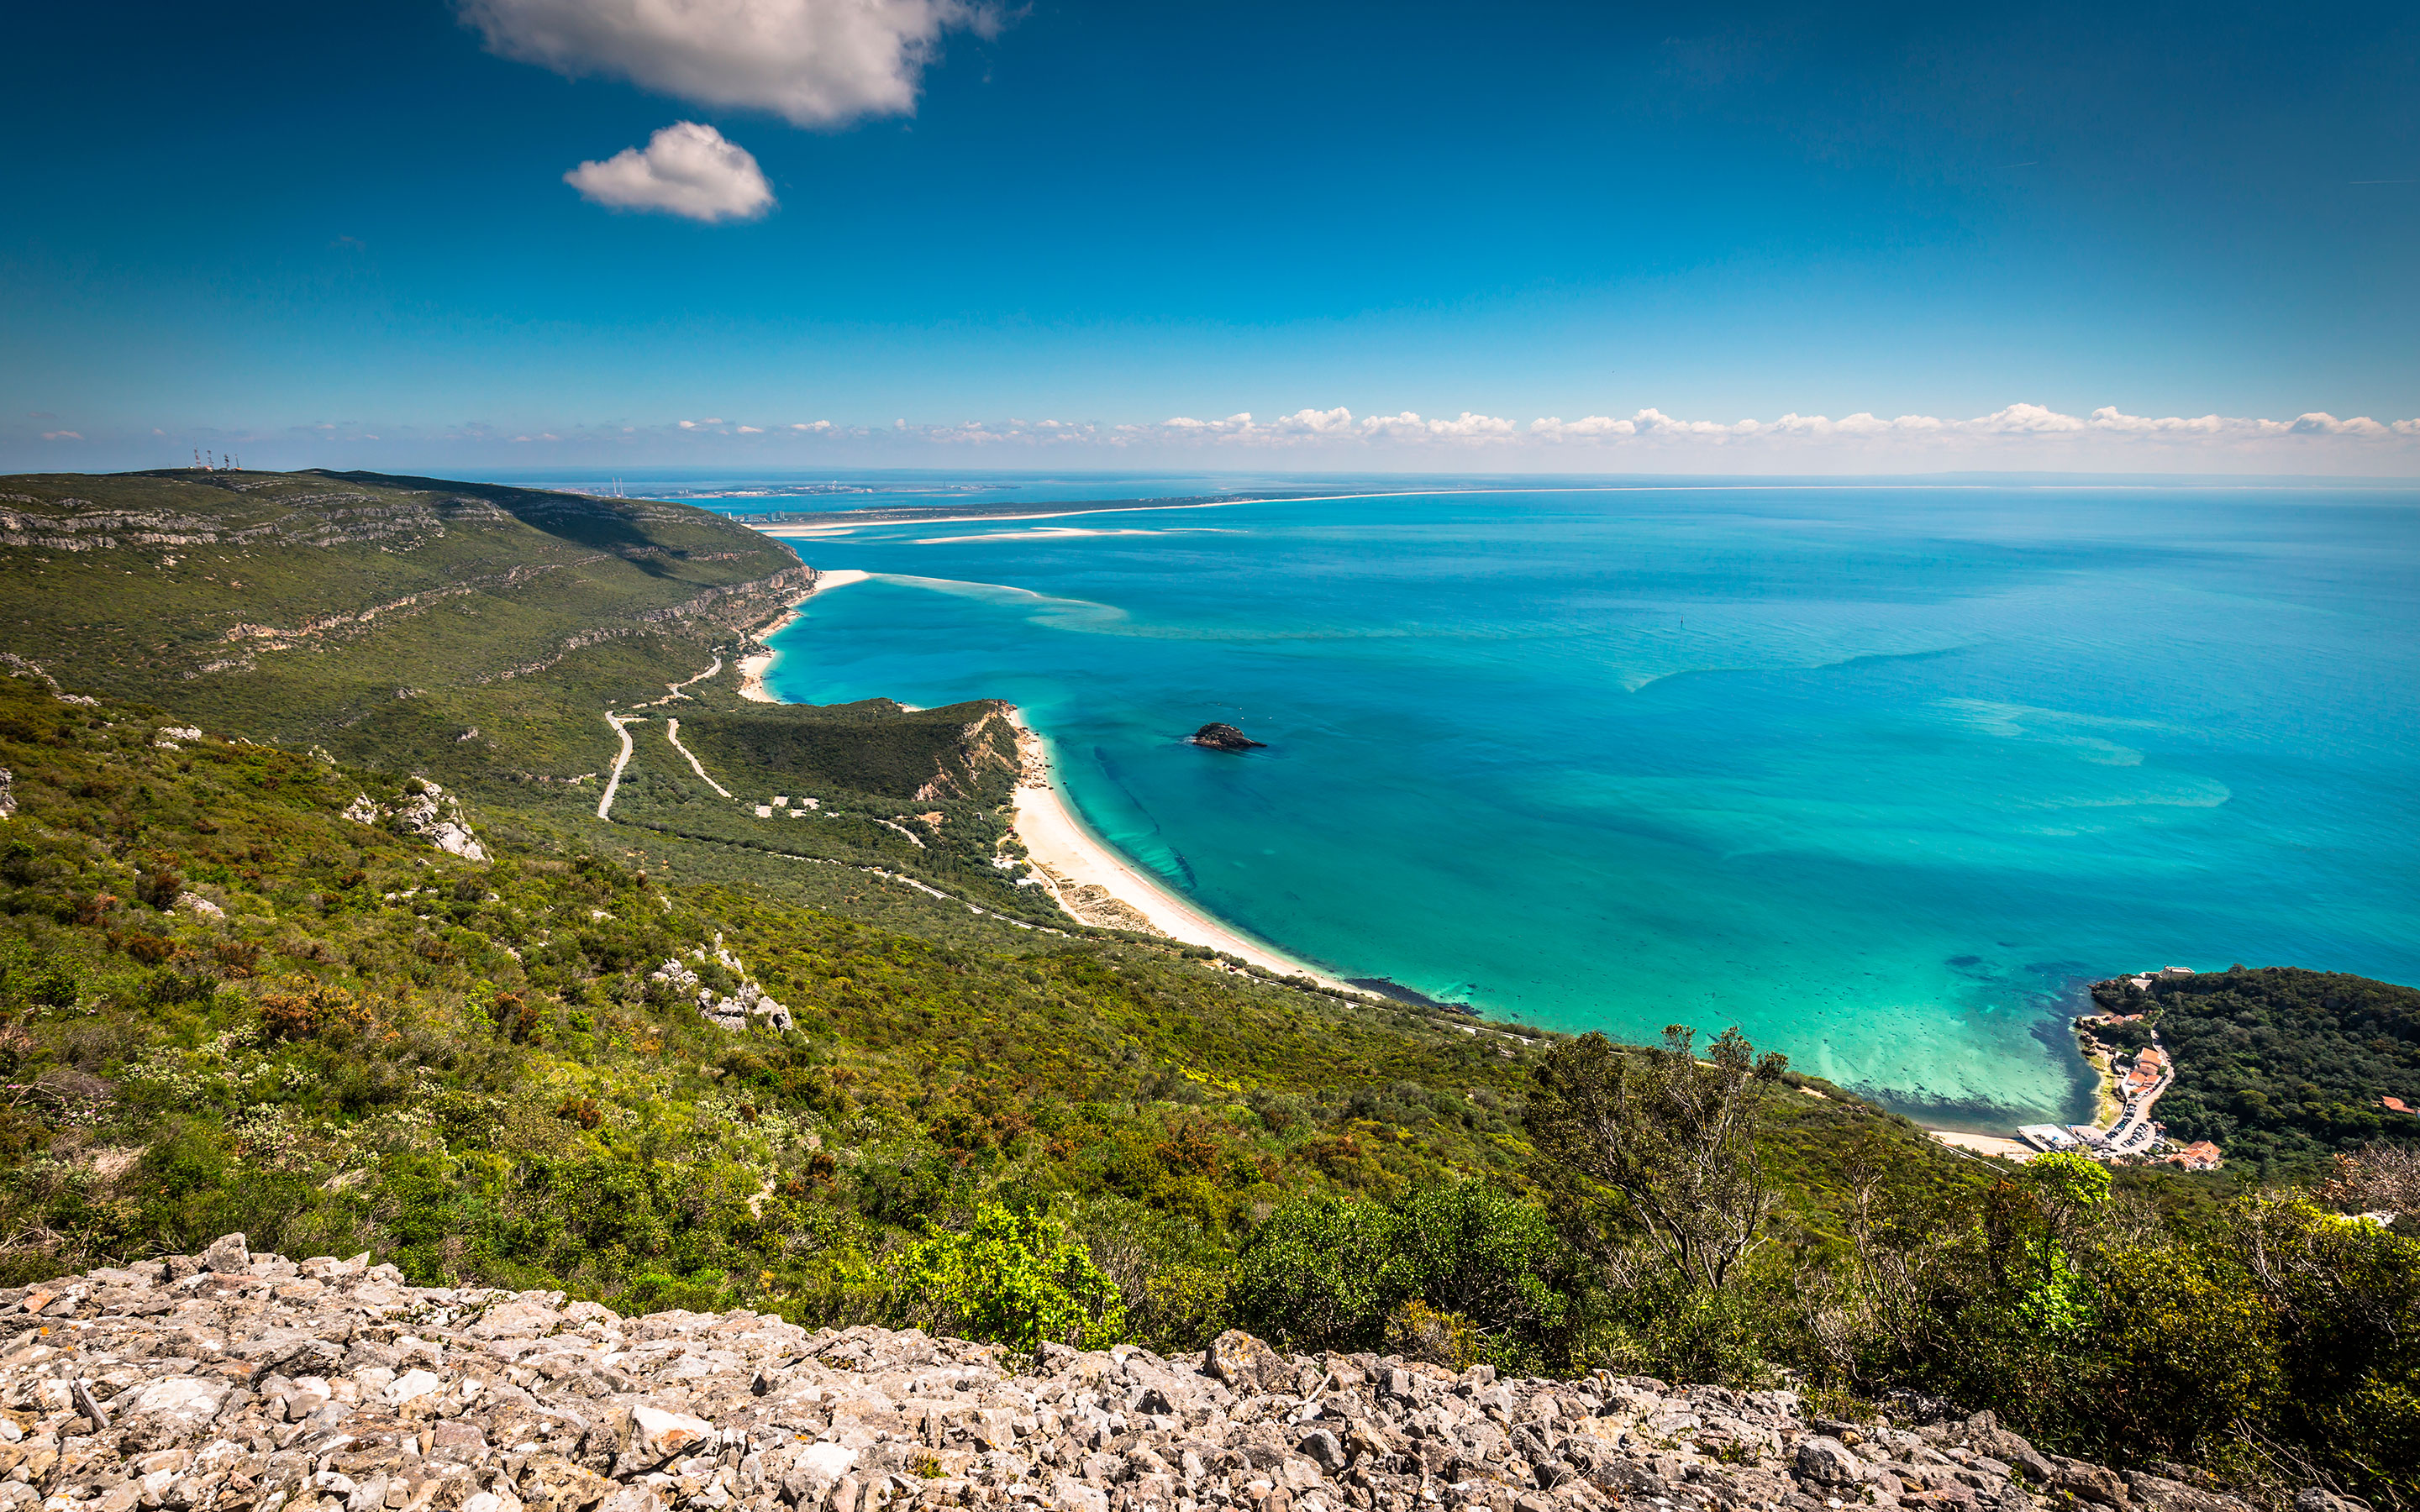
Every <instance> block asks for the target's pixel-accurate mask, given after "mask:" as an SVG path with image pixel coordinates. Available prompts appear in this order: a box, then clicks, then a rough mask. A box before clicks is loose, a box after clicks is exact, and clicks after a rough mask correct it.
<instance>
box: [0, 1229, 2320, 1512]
mask: <svg viewBox="0 0 2420 1512" xmlns="http://www.w3.org/2000/svg"><path fill="white" fill-rule="evenodd" d="M0 1344H4V1345H5V1353H0V1476H5V1477H6V1478H5V1479H0V1512H33V1509H35V1508H36V1507H39V1508H41V1509H42V1512H138V1509H141V1512H150V1509H155V1508H165V1509H168V1512H522V1509H524V1508H527V1509H532V1512H660V1509H664V1508H680V1509H683V1512H689V1509H699V1512H722V1509H724V1508H729V1507H733V1506H744V1507H748V1508H760V1509H764V1512H773V1509H774V1508H777V1507H786V1508H791V1509H795V1512H874V1509H876V1508H880V1507H886V1506H888V1507H892V1508H897V1509H900V1512H908V1509H925V1508H931V1509H939V1508H942V1507H985V1506H990V1507H1011V1506H1015V1507H1032V1508H1042V1507H1047V1508H1053V1509H1057V1512H1127V1509H1134V1512H1145V1509H1165V1512H1206V1509H1210V1508H1250V1509H1251V1512H1297V1509H1298V1512H1342V1509H1345V1508H1356V1509H1367V1512H1428V1509H1431V1508H1435V1509H1438V1512H1482V1509H1483V1512H1598V1509H1600V1508H1607V1507H1613V1506H1624V1505H1626V1506H1631V1507H1636V1508H1641V1509H1644V1508H1650V1507H1652V1508H1656V1509H1658V1512H1714V1509H1726V1512H1730V1509H1736V1512H1780V1509H1788V1512H1827V1509H1829V1508H1836V1507H1846V1506H1858V1507H1876V1508H1883V1509H1885V1512H1887V1509H1890V1508H1894V1507H1906V1508H1917V1507H1922V1508H1937V1509H1941V1512H2048V1509H2051V1508H2063V1507H2070V1506H2071V1505H2072V1504H2075V1503H2079V1502H2082V1503H2090V1504H2095V1505H2096V1506H2099V1507H2102V1508H2111V1509H2132V1508H2135V1507H2140V1508H2143V1509H2145V1512H2249V1509H2248V1508H2247V1506H2246V1504H2244V1503H2242V1502H2240V1501H2237V1500H2235V1499H2233V1498H2231V1497H2227V1496H2224V1495H2221V1494H2218V1493H2217V1492H2215V1491H2212V1490H2208V1489H2196V1488H2195V1487H2192V1486H2188V1485H2187V1484H2185V1483H2184V1482H2183V1481H2182V1480H2181V1479H2178V1478H2171V1477H2169V1476H2164V1475H2154V1474H2147V1473H2129V1474H2124V1475H2120V1474H2118V1473H2113V1472H2111V1471H2108V1470H2104V1469H2102V1468H2100V1467H2098V1466H2095V1465H2089V1464H2085V1463H2082V1462H2080V1461H2077V1460H2072V1459H2064V1458H2058V1457H2057V1456H2055V1455H2044V1454H2040V1453H2038V1452H2036V1450H2035V1449H2034V1447H2033V1445H2031V1444H2030V1443H2026V1442H2025V1441H2024V1439H2023V1438H2020V1437H2019V1436H2018V1435H2016V1434H2014V1433H2011V1432H2009V1431H2007V1430H2006V1429H2003V1428H2001V1427H1998V1426H1997V1425H1996V1424H1995V1423H1994V1422H1993V1419H1992V1417H1991V1415H1990V1414H1989V1413H1984V1414H1980V1415H1978V1416H1973V1417H1961V1416H1959V1415H1957V1414H1955V1413H1953V1412H1948V1411H1947V1409H1946V1408H1944V1407H1942V1406H1941V1405H1940V1404H1922V1403H1919V1404H1915V1406H1914V1407H1913V1408H1903V1409H1902V1411H1903V1412H1906V1414H1907V1415H1906V1417H1905V1419H1904V1420H1903V1421H1899V1422H1892V1421H1887V1420H1880V1421H1877V1422H1875V1423H1872V1424H1853V1423H1846V1422H1834V1421H1831V1420H1828V1419H1825V1418H1823V1417H1820V1416H1814V1415H1810V1414H1809V1413H1808V1412H1807V1411H1806V1409H1805V1408H1804V1406H1803V1405H1802V1404H1801V1402H1800V1400H1799V1399H1798V1397H1797V1396H1795V1395H1793V1394H1792V1393H1790V1392H1786V1391H1766V1392H1746V1393H1742V1392H1734V1391H1729V1390H1725V1389H1722V1388H1720V1387H1714V1386H1685V1387H1684V1386H1670V1385H1667V1384H1665V1383H1664V1382H1662V1381H1652V1380H1649V1379H1646V1378H1644V1377H1637V1376H1631V1377H1617V1376H1611V1375H1606V1374H1598V1375H1593V1376H1590V1377H1587V1378H1585V1379H1582V1380H1577V1381H1543V1380H1517V1381H1516V1380H1501V1379H1498V1378H1497V1375H1496V1373H1495V1371H1493V1370H1492V1369H1490V1368H1488V1367H1486V1366H1483V1365H1482V1366H1478V1367H1474V1368H1472V1369H1469V1370H1465V1371H1462V1372H1460V1373H1455V1372H1452V1371H1449V1370H1445V1369H1442V1368H1439V1367H1437V1366H1435V1365H1424V1364H1419V1363H1416V1362H1412V1361H1406V1360H1402V1359H1396V1358H1379V1357H1376V1356H1373V1355H1367V1354H1356V1355H1338V1354H1328V1355H1323V1356H1320V1357H1318V1358H1310V1357H1304V1356H1295V1357H1294V1358H1291V1359H1289V1358H1286V1357H1283V1356H1280V1354H1279V1353H1278V1352H1277V1351H1276V1350H1272V1349H1271V1348H1270V1347H1269V1346H1267V1345H1266V1344H1264V1343H1262V1342H1261V1341H1260V1340H1258V1339H1256V1338H1253V1337H1251V1336H1250V1335H1245V1334H1239V1333H1229V1334H1226V1335H1221V1336H1220V1337H1219V1338H1218V1340H1217V1341H1216V1342H1215V1343H1214V1344H1213V1345H1212V1346H1211V1348H1210V1349H1209V1350H1208V1351H1207V1352H1206V1353H1205V1354H1204V1355H1203V1356H1202V1357H1200V1358H1195V1357H1192V1356H1186V1357H1182V1358H1176V1359H1164V1358H1162V1357H1160V1356H1159V1355H1156V1354H1154V1353H1152V1352H1151V1351H1150V1350H1142V1349H1138V1348H1135V1347H1132V1346H1120V1347H1118V1348H1116V1349H1112V1350H1105V1351H1097V1352H1085V1351H1078V1350H1072V1349H1067V1348H1064V1347H1062V1346H1058V1345H1045V1346H1044V1347H1043V1349H1042V1350H1041V1351H1040V1356H1039V1358H1038V1359H1036V1360H1032V1361H1028V1362H1013V1361H1011V1360H1010V1359H1008V1358H1006V1357H1004V1356H1003V1355H1002V1353H1001V1350H998V1349H997V1348H995V1347H993V1346H987V1345H980V1344H970V1343H966V1342H963V1341H960V1340H954V1339H944V1338H931V1337H927V1336H926V1335H923V1334H922V1333H918V1332H914V1331H908V1332H892V1331H889V1330H885V1329H879V1328H872V1327H860V1328H851V1329H847V1330H845V1331H841V1332H834V1331H831V1330H829V1329H827V1330H824V1331H821V1332H809V1331H808V1330H805V1329H802V1328H799V1327H796V1326H794V1325H792V1324H789V1323H785V1322H783V1321H782V1320H781V1319H777V1318H770V1317H766V1316H762V1315H759V1314H756V1313H750V1312H730V1313H722V1314H711V1313H688V1312H670V1313H657V1314H651V1315H649V1316H647V1317H644V1318H627V1319H626V1318H621V1317H617V1316H616V1315H615V1314H613V1312H611V1311H609V1310H607V1309H606V1308H604V1307H601V1306H598V1305H597V1304H594V1303H584V1302H583V1303H566V1300H565V1298H564V1295H563V1294H562V1293H561V1292H552V1291H530V1292H520V1293H513V1292H505V1291H492V1290H482V1289H476V1288H462V1289H449V1288H422V1287H411V1286H406V1285H404V1284H403V1279H402V1276H401V1273H398V1272H397V1271H396V1269H395V1268H394V1267H393V1266H389V1265H376V1266H373V1265H370V1264H369V1263H368V1257H366V1256H364V1257H356V1258H353V1259H349V1260H340V1259H334V1258H320V1259H312V1260H304V1261H302V1262H301V1263H299V1264H298V1263H296V1262H294V1261H291V1260H287V1259H283V1258H280V1257H276V1256H273V1255H254V1254H252V1253H251V1252H250V1251H249V1250H248V1249H247V1247H246V1244H245V1240H244V1236H242V1235H240V1234H230V1235H227V1236H226V1237H225V1238H224V1239H221V1240H220V1241H218V1242H216V1243H214V1244H212V1245H211V1246H209V1249H208V1250H206V1251H204V1252H203V1253H202V1254H201V1255H198V1256H190V1257H188V1256H177V1257H170V1258H169V1259H166V1260H164V1261H158V1260H155V1261H147V1262H143V1263H140V1264H136V1265H130V1266H126V1267H123V1268H118V1269H111V1270H100V1271H94V1272H91V1273H87V1274H85V1275H81V1276H73V1277H68V1278H64V1279H61V1280H57V1281H50V1282H44V1283H42V1284H40V1285H39V1286H36V1287H30V1288H18V1289H14V1290H7V1291H0ZM2320 1498H2324V1500H2325V1501H2326V1502H2328V1503H2330V1504H2333V1505H2331V1506H2325V1507H2322V1506H2319V1505H2317V1504H2315V1505H2314V1506H2313V1507H2312V1508H2311V1509H2309V1512H2340V1509H2341V1507H2342V1505H2343V1504H2337V1503H2335V1499H2334V1498H2333V1497H2327V1496H2326V1493H2324V1492H2319V1491H2306V1492H2304V1499H2320ZM2300 1505H2301V1504H2300V1503H2299V1502H2298V1507H2299V1506H2300Z"/></svg>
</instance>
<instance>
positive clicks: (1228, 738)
mask: <svg viewBox="0 0 2420 1512" xmlns="http://www.w3.org/2000/svg"><path fill="white" fill-rule="evenodd" d="M1186 738H1187V739H1188V740H1190V741H1192V742H1193V743H1194V744H1195V745H1197V746H1206V747H1208V748H1210V749H1212V750H1260V749H1263V748H1265V747H1266V746H1267V745H1268V742H1267V741H1265V740H1254V739H1253V738H1252V737H1251V736H1249V735H1248V734H1246V733H1243V732H1242V731H1241V730H1238V729H1236V728H1235V727H1234V726H1233V725H1231V724H1219V723H1218V722H1217V721H1215V720H1214V721H1212V722H1211V723H1209V724H1205V725H1203V726H1202V728H1201V729H1199V730H1196V731H1195V732H1193V733H1192V734H1190V735H1187V737H1186Z"/></svg>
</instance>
